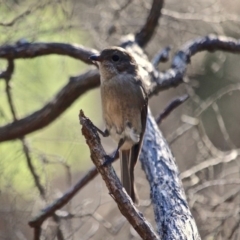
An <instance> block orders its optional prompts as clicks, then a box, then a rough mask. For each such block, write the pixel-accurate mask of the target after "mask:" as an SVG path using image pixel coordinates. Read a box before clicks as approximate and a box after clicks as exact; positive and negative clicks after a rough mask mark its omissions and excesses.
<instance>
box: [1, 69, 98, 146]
mask: <svg viewBox="0 0 240 240" xmlns="http://www.w3.org/2000/svg"><path fill="white" fill-rule="evenodd" d="M99 83H100V80H99V74H98V71H97V70H90V71H88V72H85V73H83V74H82V75H80V76H78V77H72V78H70V80H69V82H68V83H67V84H66V85H65V87H63V88H62V89H61V90H60V92H59V93H58V94H57V95H56V96H55V97H54V98H53V99H52V100H51V101H50V102H48V103H47V104H46V105H45V106H44V107H43V108H42V109H40V110H38V111H36V112H34V113H32V114H31V115H29V116H27V117H25V118H22V119H20V120H17V121H15V122H12V123H10V124H7V125H5V126H3V127H0V142H2V141H7V140H12V139H15V138H20V137H22V136H24V135H26V134H28V133H31V132H34V131H36V130H38V129H41V128H43V127H45V126H47V125H48V124H49V123H51V122H52V121H54V120H55V119H56V118H57V117H58V116H59V115H61V114H62V113H63V112H64V111H65V110H66V109H67V108H68V107H69V106H70V105H71V104H72V103H73V102H74V101H75V100H76V99H77V98H78V97H79V96H81V95H82V94H84V93H86V92H87V91H88V90H90V89H93V88H95V87H97V86H99Z"/></svg>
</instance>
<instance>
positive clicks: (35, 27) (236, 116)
mask: <svg viewBox="0 0 240 240" xmlns="http://www.w3.org/2000/svg"><path fill="white" fill-rule="evenodd" d="M151 3H152V1H151V0H147V1H146V0H129V1H124V0H121V1H115V0H103V1H97V0H81V1H75V0H71V1H67V0H52V1H50V0H49V1H48V0H43V1H30V0H23V1H20V0H0V45H4V44H12V43H15V42H17V41H19V40H21V41H25V40H26V41H29V42H41V41H43V42H67V43H78V44H82V45H85V46H87V47H95V48H96V49H98V50H101V49H102V48H104V47H107V46H109V45H118V44H119V42H120V39H121V37H122V36H124V35H125V34H128V33H131V32H133V33H135V32H136V31H137V30H138V29H139V27H140V26H141V24H142V23H143V22H144V21H145V18H146V16H147V14H148V11H149V9H150V7H151ZM239 14H240V2H239V1H238V0H229V1H224V0H197V1H196V0H183V1H176V0H169V1H166V3H165V6H164V9H163V10H162V17H161V19H160V22H159V27H158V29H157V31H156V34H155V36H154V37H153V39H152V40H151V42H150V43H149V44H148V45H147V47H146V52H147V54H148V56H149V58H150V59H151V58H152V57H153V56H154V55H155V53H156V52H158V51H159V50H161V49H162V48H164V47H166V46H169V45H171V46H172V55H173V54H174V52H176V51H177V50H178V49H179V48H180V47H181V46H182V45H183V44H184V43H186V42H187V41H189V40H191V39H194V38H196V37H199V36H205V35H207V34H210V33H214V34H218V35H226V36H232V37H235V38H238V39H239V38H240V29H239V24H240V18H239V17H238V16H239ZM239 62H240V57H239V55H233V54H229V53H225V52H220V51H219V52H215V53H207V52H202V53H198V54H197V55H196V56H194V57H193V58H192V59H191V63H190V65H189V67H188V71H187V73H186V77H185V79H184V80H185V83H184V84H182V85H181V86H179V87H178V88H176V89H170V90H168V91H164V92H161V93H160V94H159V95H158V96H154V97H152V98H151V100H150V106H151V109H152V112H153V114H154V115H158V114H159V112H161V111H162V109H164V108H165V107H166V105H167V104H168V103H169V102H170V101H171V100H172V98H174V97H176V96H180V95H182V94H184V93H188V94H189V95H190V96H191V97H190V99H189V100H188V101H187V102H186V103H185V104H183V105H182V106H180V107H179V108H177V109H176V110H175V111H174V112H173V113H172V114H171V115H170V116H169V117H168V118H167V119H166V120H165V121H164V122H163V123H162V124H161V131H162V132H163V134H164V136H165V137H166V139H167V140H168V142H169V144H170V146H171V149H172V151H173V153H174V156H175V158H176V161H177V165H178V167H179V169H180V172H183V171H185V170H187V169H189V168H191V167H192V166H195V165H196V164H199V163H200V162H202V161H206V160H208V159H212V158H218V157H219V156H220V157H221V156H224V155H225V154H228V153H229V152H230V151H232V150H233V149H238V148H240V128H239V123H240V111H239V105H240V94H239V91H238V89H240V87H239V84H240V82H239V73H240V72H239ZM15 64H16V66H15V72H14V75H13V79H12V81H11V85H12V94H13V97H14V103H15V106H16V109H17V113H18V117H19V118H21V117H23V116H25V115H28V114H30V113H32V112H33V111H36V110H38V109H39V108H41V107H42V106H43V105H44V104H46V103H47V102H48V101H49V100H50V99H52V97H53V96H54V95H55V94H56V93H57V92H58V91H59V90H60V89H61V88H62V87H63V86H64V85H65V84H66V83H67V82H68V79H69V76H75V75H77V74H79V73H81V72H83V71H84V70H86V69H87V67H86V65H84V64H82V63H81V62H80V61H76V60H73V59H70V58H68V57H63V56H56V55H55V56H54V55H51V56H46V57H38V58H35V59H21V60H16V61H15ZM170 64H171V61H169V62H167V63H162V64H160V66H159V69H160V70H161V71H165V70H166V69H168V68H169V67H170ZM5 68H6V61H4V60H0V70H4V69H5ZM228 88H229V89H235V90H229V91H227V89H228ZM219 91H226V94H224V95H223V96H222V97H219V99H217V100H216V101H215V99H214V97H215V96H216V95H217V94H218V92H219ZM208 102H211V103H215V104H212V105H211V104H210V105H209V106H207V107H206V103H208ZM79 109H84V111H85V114H86V115H87V116H88V117H89V118H90V119H92V120H93V122H94V123H95V124H96V125H97V126H99V127H103V125H102V120H101V106H100V101H99V90H98V89H96V90H93V91H90V92H89V93H87V94H85V95H84V96H83V97H81V98H80V99H78V100H77V101H75V103H74V104H73V105H72V106H71V107H70V108H69V109H68V110H67V111H66V112H64V113H63V114H62V115H61V116H60V117H59V118H58V119H57V120H56V121H54V122H53V123H52V124H50V125H49V126H47V127H46V128H44V129H41V130H39V131H37V132H34V133H32V134H30V135H28V136H27V137H26V139H27V142H28V143H29V146H30V149H31V157H32V159H33V163H34V166H35V167H36V169H37V172H38V174H39V176H40V177H41V183H42V184H44V186H45V187H46V189H47V192H48V194H49V202H52V200H53V199H55V198H56V197H58V196H60V195H61V194H62V193H63V192H64V191H65V190H66V189H68V187H69V186H70V185H72V183H73V182H74V181H75V180H76V179H79V176H80V175H81V174H82V172H84V171H85V170H86V169H87V167H88V166H89V165H91V162H90V160H89V151H88V149H87V148H86V144H85V141H84V140H83V138H82V136H81V131H80V126H79V121H78V112H79ZM199 111H202V114H201V115H200V116H197V112H199ZM219 116H221V117H219ZM222 120H223V121H224V124H225V128H226V130H227V134H228V136H227V135H226V134H224V133H223V132H222V128H221V126H220V125H221V121H222ZM11 121H12V116H11V112H10V110H9V106H8V103H7V101H6V94H5V83H4V81H0V125H5V124H6V123H9V122H11ZM196 122H200V123H201V124H200V125H199V124H196V125H195V124H194V123H196ZM186 125H187V126H188V127H189V126H190V127H189V130H188V131H186V132H184V133H183V134H181V135H178V134H177V133H178V132H179V131H181V130H182V129H183V127H184V126H186ZM103 145H104V148H105V149H106V151H107V152H110V150H111V149H112V148H113V147H114V144H113V143H112V142H111V141H108V140H104V141H103ZM48 163H49V164H48ZM59 163H63V164H59ZM139 165H140V164H138V168H137V170H136V176H138V178H137V188H138V189H139V190H140V191H139V192H140V197H141V198H142V199H143V200H148V199H149V189H148V184H147V182H146V180H145V176H144V174H143V173H142V171H141V169H140V166H139ZM114 166H115V167H116V169H117V171H118V168H117V166H118V163H116V164H115V165H114ZM69 169H70V171H69ZM69 175H70V176H69ZM223 176H225V177H226V179H227V178H235V179H239V177H240V165H239V157H237V158H236V159H235V161H232V162H231V163H229V164H222V165H218V166H217V167H211V168H209V169H207V170H206V171H202V172H201V174H199V175H197V176H195V177H194V178H192V179H188V180H189V181H184V186H185V189H186V194H187V197H188V196H189V195H188V189H189V188H190V187H191V186H192V187H195V186H196V184H197V183H198V184H202V183H204V182H206V181H211V180H214V179H218V178H222V177H223ZM101 182H102V180H101V179H100V178H99V177H97V178H96V180H95V181H92V182H91V183H90V184H89V185H88V187H87V188H85V189H83V191H81V193H80V194H78V196H77V197H75V198H74V201H75V203H74V204H73V205H74V212H75V213H79V214H83V215H84V213H85V211H86V209H89V210H92V209H95V210H94V213H95V212H96V213H97V214H100V215H101V216H102V217H103V219H104V221H105V222H104V223H103V222H101V221H100V220H99V218H97V217H96V216H95V217H94V219H92V218H90V217H89V219H90V220H89V219H88V220H89V221H86V220H85V219H84V220H83V219H82V218H79V219H77V220H76V221H75V220H74V221H75V222H73V226H74V230H73V229H71V228H70V227H69V228H67V227H66V228H67V229H68V231H69V234H68V235H67V236H68V237H66V239H74V236H75V237H76V236H81V239H130V238H131V239H138V236H137V235H136V233H134V231H133V230H132V229H130V230H129V229H128V230H126V228H129V226H128V225H127V224H125V227H124V228H123V229H121V230H119V231H120V234H118V235H117V233H116V234H115V235H114V234H112V235H110V234H109V229H108V228H107V227H106V222H107V221H108V222H107V223H108V224H110V223H111V224H112V225H113V227H115V226H119V225H117V224H121V223H122V222H124V221H123V220H121V218H120V217H121V216H119V213H118V210H117V209H116V208H115V205H114V203H113V201H111V198H110V197H109V196H108V194H107V191H106V188H105V186H102V185H101ZM193 182H194V183H193ZM230 186H231V187H228V186H226V185H222V186H217V187H215V188H213V187H209V188H207V189H205V190H204V191H201V192H200V193H199V194H196V199H197V200H196V201H195V202H194V203H193V204H192V205H191V209H192V211H193V213H194V216H195V218H196V221H197V225H198V227H199V230H200V233H201V235H202V238H203V239H207V240H210V239H219V240H222V239H223V240H226V239H240V234H239V233H238V232H237V231H236V232H234V234H232V233H231V232H229V231H230V230H229V229H233V227H234V226H235V225H236V224H239V223H240V218H239V202H240V196H239V193H238V194H237V195H236V196H235V197H234V199H231V201H228V202H226V203H224V204H222V205H221V208H220V207H219V206H218V207H215V208H213V207H212V206H215V205H214V204H215V202H217V201H218V200H219V199H220V197H222V196H225V195H224V194H227V193H228V191H230V190H232V189H233V186H232V185H230ZM0 187H1V191H0V206H1V207H0V239H1V236H2V238H3V239H21V238H20V237H19V232H18V234H17V233H16V232H17V230H18V231H20V232H21V234H22V235H24V236H26V238H25V239H29V238H28V237H29V236H31V234H32V232H31V230H30V229H29V227H28V226H27V223H26V222H27V221H28V220H29V219H30V218H31V216H32V215H35V214H36V213H37V212H38V210H39V209H41V208H42V207H43V206H45V203H43V202H42V201H41V200H40V199H39V194H38V192H37V190H36V188H35V186H34V183H33V180H32V177H31V175H30V173H29V170H28V168H27V167H26V160H25V156H24V154H23V151H22V145H21V144H20V142H19V141H18V140H15V141H10V142H4V143H1V144H0ZM237 187H239V186H237ZM237 187H236V188H237ZM188 200H189V202H191V201H190V200H191V199H188ZM74 201H73V202H74ZM219 201H220V200H219ZM6 209H7V210H6ZM140 210H141V211H142V212H144V214H145V216H147V218H148V219H150V221H151V222H152V223H153V225H155V224H154V217H153V214H152V210H151V207H149V206H145V207H144V206H142V207H141V209H140ZM231 211H233V212H235V213H236V214H237V215H236V216H235V215H234V213H233V212H231ZM6 212H7V213H8V214H7V215H6ZM10 212H11V214H10ZM213 212H215V213H216V215H215V214H213ZM229 213H232V214H229ZM217 214H218V215H217ZM220 214H222V215H221V216H223V217H219V216H220ZM98 216H99V215H98ZM22 219H24V220H22ZM96 219H98V220H96ZM119 219H120V220H121V221H120V220H119ZM94 224H95V225H94ZM97 224H99V225H100V227H99V225H97ZM111 224H110V225H111ZM96 225H97V226H98V227H96ZM126 225H127V226H126ZM1 226H2V227H1ZM13 226H15V228H16V229H17V230H16V232H14V233H13V232H12V230H11V229H12V228H13ZM236 226H237V225H236ZM50 228H51V226H50ZM3 229H4V231H3ZM46 229H47V227H46V228H45V229H44V230H46ZM94 229H95V230H94ZM91 231H92V232H91ZM94 231H95V232H94ZM46 232H47V230H46ZM76 232H78V234H79V235H77V233H76ZM86 232H87V233H86ZM74 233H75V235H74ZM83 233H84V234H83ZM91 233H92V235H91ZM93 233H94V234H93ZM96 233H97V234H96ZM52 234H53V231H52ZM49 236H51V235H49ZM53 236H55V235H54V234H53ZM22 239H24V238H22ZM46 239H47V238H46ZM50 239H52V238H50ZM76 239H77V238H76Z"/></svg>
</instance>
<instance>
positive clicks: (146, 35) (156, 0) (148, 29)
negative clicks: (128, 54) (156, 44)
mask: <svg viewBox="0 0 240 240" xmlns="http://www.w3.org/2000/svg"><path fill="white" fill-rule="evenodd" d="M163 4H164V0H153V3H152V8H151V10H150V12H149V15H148V17H147V21H146V22H145V24H144V25H143V27H142V28H141V29H140V31H139V32H137V33H136V34H135V41H136V43H137V44H138V45H139V46H140V47H144V46H145V45H146V44H147V43H148V42H149V40H150V39H151V38H152V36H153V34H154V32H155V29H156V27H157V24H158V19H159V18H160V17H161V10H162V8H163Z"/></svg>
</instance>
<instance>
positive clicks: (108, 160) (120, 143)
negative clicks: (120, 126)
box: [103, 138, 125, 166]
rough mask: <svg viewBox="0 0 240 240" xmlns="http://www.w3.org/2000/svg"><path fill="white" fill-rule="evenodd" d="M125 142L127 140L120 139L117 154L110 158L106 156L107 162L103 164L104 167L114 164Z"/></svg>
mask: <svg viewBox="0 0 240 240" xmlns="http://www.w3.org/2000/svg"><path fill="white" fill-rule="evenodd" d="M124 142H125V139H123V138H122V139H120V141H119V143H118V146H117V149H116V150H115V152H114V153H113V154H112V156H109V155H106V156H105V162H104V163H103V166H106V165H108V164H111V163H112V162H114V160H115V158H116V156H117V153H118V151H119V149H120V148H121V147H122V145H123V144H124Z"/></svg>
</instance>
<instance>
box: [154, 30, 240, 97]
mask: <svg viewBox="0 0 240 240" xmlns="http://www.w3.org/2000/svg"><path fill="white" fill-rule="evenodd" d="M219 50H220V51H226V52H230V53H234V54H239V53H240V40H236V39H234V38H230V37H225V36H215V35H208V36H206V37H199V38H197V39H194V40H192V41H189V42H188V43H186V44H185V45H184V46H183V47H182V48H181V49H180V50H179V51H178V52H177V53H176V54H175V56H174V58H173V61H172V67H171V68H170V69H169V70H167V71H166V72H165V73H160V74H159V76H158V77H157V78H156V82H157V84H156V82H155V83H153V84H152V87H151V89H150V95H152V94H156V93H158V92H159V91H162V90H166V89H169V88H171V87H176V86H178V85H179V84H181V83H182V82H183V77H184V74H185V72H186V69H187V65H188V64H189V63H190V59H191V57H192V56H194V55H195V54H196V53H198V52H202V51H209V52H214V51H219Z"/></svg>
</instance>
